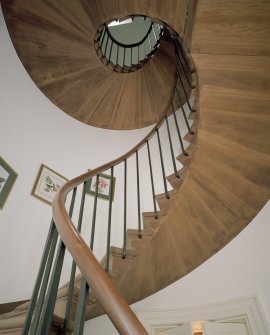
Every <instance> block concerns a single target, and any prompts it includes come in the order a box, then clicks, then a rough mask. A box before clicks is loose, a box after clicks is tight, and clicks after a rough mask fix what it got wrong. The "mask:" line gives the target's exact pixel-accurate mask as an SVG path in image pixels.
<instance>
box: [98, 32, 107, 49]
mask: <svg viewBox="0 0 270 335" xmlns="http://www.w3.org/2000/svg"><path fill="white" fill-rule="evenodd" d="M102 32H103V36H102V39H101V42H100V44H99V45H100V49H102V46H103V42H104V38H105V35H106V29H105V28H104V29H103V31H102Z"/></svg>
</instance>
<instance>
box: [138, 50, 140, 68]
mask: <svg viewBox="0 0 270 335" xmlns="http://www.w3.org/2000/svg"><path fill="white" fill-rule="evenodd" d="M139 62H140V46H139V45H138V64H139Z"/></svg>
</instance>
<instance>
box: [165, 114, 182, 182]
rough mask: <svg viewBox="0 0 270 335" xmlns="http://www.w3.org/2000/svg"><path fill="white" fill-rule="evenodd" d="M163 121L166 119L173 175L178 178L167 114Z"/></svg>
mask: <svg viewBox="0 0 270 335" xmlns="http://www.w3.org/2000/svg"><path fill="white" fill-rule="evenodd" d="M165 121H166V127H167V133H168V138H169V144H170V150H171V156H172V163H173V170H174V175H175V177H176V178H180V176H179V173H178V171H177V169H176V162H175V156H174V152H173V145H172V139H171V132H170V126H169V122H168V118H167V115H165Z"/></svg>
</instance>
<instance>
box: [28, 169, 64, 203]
mask: <svg viewBox="0 0 270 335" xmlns="http://www.w3.org/2000/svg"><path fill="white" fill-rule="evenodd" d="M66 181H67V179H66V178H65V177H63V176H61V175H60V174H59V173H57V172H55V171H53V170H52V169H50V168H49V167H48V166H46V165H44V164H41V166H40V169H39V171H38V174H37V177H36V180H35V184H34V186H33V189H32V192H31V194H32V195H33V196H34V197H35V198H37V199H39V200H41V201H43V202H45V203H46V204H49V205H51V204H52V202H53V199H54V196H55V194H56V192H57V191H58V190H59V188H60V187H61V186H62V185H64V184H65V182H66Z"/></svg>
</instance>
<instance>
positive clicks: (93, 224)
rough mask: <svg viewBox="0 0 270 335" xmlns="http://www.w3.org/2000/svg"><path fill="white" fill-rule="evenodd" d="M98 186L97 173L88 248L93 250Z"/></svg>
mask: <svg viewBox="0 0 270 335" xmlns="http://www.w3.org/2000/svg"><path fill="white" fill-rule="evenodd" d="M98 186H99V174H97V179H96V188H95V200H94V208H93V217H92V229H91V239H90V249H91V250H93V247H94V237H95V228H96V217H97V198H98Z"/></svg>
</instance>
